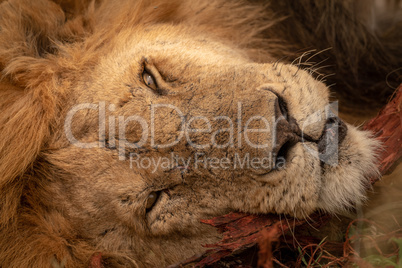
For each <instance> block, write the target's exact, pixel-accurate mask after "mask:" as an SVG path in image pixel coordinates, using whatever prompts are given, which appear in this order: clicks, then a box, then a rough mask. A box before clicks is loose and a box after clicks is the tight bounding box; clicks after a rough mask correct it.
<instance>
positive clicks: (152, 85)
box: [142, 71, 157, 90]
mask: <svg viewBox="0 0 402 268" xmlns="http://www.w3.org/2000/svg"><path fill="white" fill-rule="evenodd" d="M142 79H143V80H144V83H145V84H146V85H147V86H148V87H149V88H151V89H153V90H156V88H157V86H156V82H155V79H154V77H153V76H152V75H151V74H149V73H148V72H147V71H144V72H143V73H142Z"/></svg>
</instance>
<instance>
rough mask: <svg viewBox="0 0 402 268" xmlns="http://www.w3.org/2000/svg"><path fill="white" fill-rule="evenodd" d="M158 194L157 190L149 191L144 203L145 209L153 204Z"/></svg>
mask: <svg viewBox="0 0 402 268" xmlns="http://www.w3.org/2000/svg"><path fill="white" fill-rule="evenodd" d="M158 196H159V194H158V193H157V192H151V193H150V194H149V195H148V198H147V203H146V205H145V208H146V209H147V210H149V209H151V208H152V207H153V206H154V205H155V202H156V200H157V199H158Z"/></svg>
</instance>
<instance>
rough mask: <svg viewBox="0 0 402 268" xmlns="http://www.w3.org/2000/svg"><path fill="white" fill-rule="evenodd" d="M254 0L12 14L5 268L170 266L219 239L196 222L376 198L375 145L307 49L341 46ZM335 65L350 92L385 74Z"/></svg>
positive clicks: (328, 208)
mask: <svg viewBox="0 0 402 268" xmlns="http://www.w3.org/2000/svg"><path fill="white" fill-rule="evenodd" d="M257 2H258V1H257ZM257 2H255V3H249V2H246V1H237V0H233V1H229V2H225V1H205V2H202V1H201V2H194V1H179V0H178V1H164V0H158V1H151V2H149V1H137V0H119V1H109V0H103V1H92V2H90V3H87V1H82V2H80V3H78V2H77V3H74V1H54V2H52V1H48V0H38V1H35V3H32V2H30V1H27V0H9V1H1V4H0V55H1V56H0V63H1V64H0V67H1V69H2V74H1V75H2V79H1V81H0V95H1V98H0V109H1V115H0V124H1V125H0V133H1V136H2V137H3V138H2V140H1V141H0V148H1V156H0V160H1V161H0V172H1V173H2V177H1V179H0V187H1V195H0V196H1V200H2V207H1V209H0V219H1V228H0V241H1V242H0V266H1V267H51V266H52V265H53V267H54V265H55V264H57V265H62V266H63V265H64V266H65V267H88V265H89V260H90V258H91V256H93V255H94V254H95V253H96V252H102V253H104V256H106V257H105V258H106V259H107V260H108V263H109V264H110V266H113V265H115V266H116V267H118V265H120V264H121V265H122V263H123V264H125V265H127V266H133V267H135V266H140V267H143V266H148V267H161V266H163V265H168V264H172V263H175V262H177V261H179V260H181V259H184V258H187V257H191V256H192V255H193V254H196V253H199V252H200V251H202V246H201V245H202V244H207V243H212V242H215V241H217V240H218V239H219V234H217V233H216V231H215V230H214V229H213V228H211V227H209V226H206V225H203V224H202V223H201V222H200V219H205V218H208V217H213V216H217V215H223V214H225V213H228V212H230V211H242V212H247V213H283V214H286V215H291V216H295V217H299V218H304V217H308V215H310V214H311V213H312V212H314V211H316V210H322V211H325V212H329V213H340V212H343V211H345V210H349V209H351V208H353V207H354V206H356V205H357V204H359V203H361V202H362V201H364V200H365V190H366V186H367V183H368V181H367V180H368V178H369V177H371V176H375V175H377V171H376V167H375V166H376V165H375V151H376V149H377V148H378V147H379V144H378V142H377V141H375V140H374V139H373V138H372V137H371V136H370V133H368V132H364V131H361V130H358V129H357V128H356V127H354V126H352V125H350V124H348V123H346V122H344V121H343V120H342V119H340V118H339V117H338V115H337V106H336V103H335V104H334V103H332V102H331V101H330V92H329V89H328V87H327V85H328V84H329V83H327V84H326V83H325V81H324V80H323V76H324V75H322V74H318V73H317V74H314V68H317V69H316V70H315V71H316V72H318V68H319V66H321V65H323V64H324V63H320V64H321V65H317V66H315V65H314V64H313V66H312V67H311V69H307V70H304V68H302V65H303V64H302V62H303V57H304V56H306V57H307V58H308V57H309V56H307V54H308V53H307V54H303V55H302V57H300V58H298V56H300V54H302V53H299V51H297V52H296V50H298V49H299V48H300V51H302V49H303V51H305V50H306V48H307V47H309V46H313V47H316V48H317V50H322V49H326V48H328V47H330V46H331V45H334V46H335V45H336V44H337V42H338V41H336V42H335V41H334V43H331V42H332V41H331V40H326V39H325V40H324V39H323V40H321V41H320V42H319V41H317V42H316V41H314V40H311V42H309V43H308V44H305V43H303V42H307V41H306V40H310V39H309V38H310V37H312V36H314V34H317V35H318V34H319V33H320V29H319V28H317V32H316V33H314V34H313V33H310V32H309V29H310V28H311V27H310V26H309V27H308V26H306V25H301V23H300V27H301V29H300V31H302V32H303V34H305V35H306V37H305V38H306V40H304V39H300V40H298V41H295V40H293V37H294V36H290V35H289V34H288V31H291V32H292V33H293V34H294V35H299V34H300V35H302V33H301V32H298V31H299V30H298V29H294V27H293V26H292V23H291V21H292V20H293V19H290V17H289V19H288V20H287V19H285V18H282V17H281V14H282V13H281V11H280V10H281V8H283V7H282V4H275V3H274V2H272V3H271V5H272V6H269V7H267V6H265V5H264V4H261V3H257ZM308 2H316V1H313V0H311V1H307V0H303V1H300V3H304V6H305V7H307V6H308V5H309V4H307V3H308ZM336 2H339V1H336ZM289 5H290V4H289ZM292 5H293V4H292ZM294 5H298V4H294ZM323 5H324V6H325V5H326V4H323ZM318 6H319V5H317V7H318ZM293 8H294V9H295V10H297V9H296V7H293ZM342 8H343V9H344V10H343V12H344V13H345V14H352V12H353V11H352V10H350V9H349V8H348V7H347V5H346V4H345V5H344V6H342ZM323 10H324V7H323ZM306 16H307V14H306ZM322 16H335V14H332V13H331V12H329V13H328V14H326V13H325V14H323V15H322ZM338 16H339V14H338ZM285 17H286V16H285ZM311 24H314V23H311ZM298 25H299V24H298ZM353 25H354V24H353ZM353 25H352V26H350V27H351V28H350V29H351V33H350V37H348V38H356V40H358V42H360V41H361V40H363V39H364V38H367V40H368V41H367V42H373V46H374V45H376V46H378V47H379V48H378V49H380V47H381V48H382V46H381V45H380V44H378V43H375V42H377V41H373V40H377V39H375V38H374V37H372V33H371V32H369V29H366V28H361V27H363V26H364V25H363V24H358V25H359V27H357V26H353ZM281 27H284V29H286V31H285V30H283V29H281ZM325 27H327V28H328V29H329V28H331V29H333V28H336V27H332V26H331V27H329V26H327V25H325ZM353 27H356V29H355V28H353ZM357 28H358V29H357ZM362 29H364V30H362ZM333 30H335V31H336V30H337V29H333ZM355 32H358V34H357V33H356V34H355ZM308 33H309V34H310V35H307V34H308ZM334 34H335V33H334ZM362 35H363V36H362ZM370 38H373V39H370ZM292 40H293V41H292ZM345 40H349V39H347V38H346V37H345ZM354 40H355V39H354ZM364 40H366V39H364ZM339 42H341V43H342V42H347V41H342V40H341V41H339ZM350 42H352V41H350ZM358 42H357V41H356V42H355V43H358ZM342 44H344V43H342ZM323 46H324V47H323ZM340 46H341V45H340ZM363 47H364V48H363ZM359 48H360V49H362V50H364V49H365V46H363V45H362V47H359ZM326 52H327V53H334V54H330V55H332V56H333V57H334V59H332V58H331V59H330V60H329V61H332V63H333V64H334V66H336V67H333V69H332V70H331V71H329V72H335V71H338V72H339V73H340V74H341V76H342V77H336V78H334V79H335V81H336V82H339V83H340V86H339V88H351V87H352V86H351V85H353V81H355V78H354V77H350V76H348V75H344V73H343V72H344V71H345V72H347V73H351V72H354V71H356V70H359V71H361V72H362V75H366V76H369V75H368V73H372V72H370V71H366V70H363V69H362V68H361V66H360V65H359V66H360V67H359V66H357V67H353V68H355V69H353V68H352V67H350V68H351V69H348V68H347V67H345V66H343V65H342V64H341V63H339V62H338V60H337V56H338V54H336V53H340V54H341V53H343V52H342V51H341V52H340V48H339V47H334V49H333V51H332V52H331V51H326ZM314 53H315V52H314ZM345 53H349V52H348V51H346V52H345ZM350 53H352V52H350ZM353 53H354V52H353ZM373 53H374V52H373ZM381 53H387V52H384V51H382V52H381ZM395 53H396V52H395ZM316 54H317V55H316V56H317V57H321V55H319V53H316ZM373 55H374V56H373V57H375V56H378V55H376V54H373ZM386 56H390V54H386ZM401 58H402V57H399V59H401ZM294 59H296V60H294ZM350 61H351V62H352V59H351V60H350ZM362 61H363V60H362ZM363 63H364V62H363ZM388 63H390V62H387V64H388ZM305 64H309V60H308V59H307V62H306V63H305ZM390 64H391V63H390ZM395 64H398V62H396V63H395ZM382 67H383V66H382V65H380V63H378V70H379V72H380V69H381V68H382ZM391 67H392V66H390V68H391ZM359 68H360V69H359ZM384 68H385V67H384ZM344 69H345V70H344ZM381 70H382V69H381ZM382 72H385V73H387V72H388V70H382ZM380 76H381V74H379V75H378V76H377V77H373V78H372V79H373V80H372V81H376V83H377V82H378V80H381V78H379V77H380ZM328 79H330V78H328ZM375 79H377V80H375ZM342 83H343V84H342ZM373 84H374V82H373ZM376 85H377V84H376ZM374 91H375V90H373V92H374ZM373 94H374V93H373Z"/></svg>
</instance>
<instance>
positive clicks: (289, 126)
mask: <svg viewBox="0 0 402 268" xmlns="http://www.w3.org/2000/svg"><path fill="white" fill-rule="evenodd" d="M274 131H275V133H274V135H273V138H274V143H273V144H274V146H273V154H274V155H275V160H276V161H275V162H276V163H278V160H285V159H286V155H287V151H288V150H289V148H290V147H291V146H292V145H293V144H295V143H296V142H299V141H301V135H300V134H301V130H300V128H299V126H298V125H297V123H296V120H295V119H294V118H292V117H290V116H289V115H288V110H287V105H286V103H285V102H284V101H283V100H282V99H281V98H280V97H278V98H277V99H276V101H275V128H274Z"/></svg>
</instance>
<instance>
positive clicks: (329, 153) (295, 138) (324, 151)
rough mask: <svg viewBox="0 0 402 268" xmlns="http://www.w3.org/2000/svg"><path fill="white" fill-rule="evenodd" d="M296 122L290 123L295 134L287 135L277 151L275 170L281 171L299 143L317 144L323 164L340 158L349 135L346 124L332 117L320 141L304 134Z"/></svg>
mask: <svg viewBox="0 0 402 268" xmlns="http://www.w3.org/2000/svg"><path fill="white" fill-rule="evenodd" d="M294 121H295V120H292V118H290V120H289V121H288V123H289V124H290V125H291V126H290V128H291V129H293V130H294V133H292V134H290V135H287V138H286V141H285V142H284V143H283V144H282V145H281V146H280V147H279V148H278V149H277V153H276V157H275V159H274V170H278V169H281V165H282V166H283V165H284V164H285V163H286V162H287V161H288V158H289V150H290V149H291V148H292V147H293V146H294V145H295V144H297V143H299V142H313V143H315V144H317V147H318V148H317V150H318V157H319V159H320V162H321V163H322V164H326V163H327V164H328V163H329V164H330V163H332V162H334V161H336V160H337V158H338V148H339V145H340V144H341V143H342V141H343V140H344V139H345V137H346V135H347V131H348V129H347V126H346V124H345V123H344V122H343V121H342V120H341V119H339V118H338V117H335V116H334V117H330V118H328V119H327V121H326V123H325V126H324V130H323V132H322V134H321V136H320V138H319V139H318V140H316V139H313V138H311V137H310V136H308V135H306V134H304V133H303V132H302V131H301V130H300V128H299V127H298V125H297V123H295V122H294Z"/></svg>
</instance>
